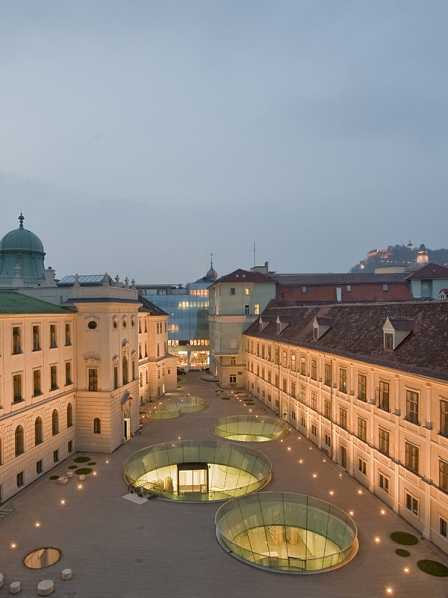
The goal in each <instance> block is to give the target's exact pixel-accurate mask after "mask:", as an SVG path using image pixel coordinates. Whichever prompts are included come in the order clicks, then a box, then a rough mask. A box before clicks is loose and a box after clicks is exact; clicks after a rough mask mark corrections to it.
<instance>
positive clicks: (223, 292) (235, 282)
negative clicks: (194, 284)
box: [209, 268, 276, 388]
mask: <svg viewBox="0 0 448 598" xmlns="http://www.w3.org/2000/svg"><path fill="white" fill-rule="evenodd" d="M275 288H276V283H275V280H273V279H272V278H270V277H269V273H268V272H267V268H266V273H264V274H263V273H262V272H260V271H259V269H257V270H256V271H252V270H241V269H239V270H235V271H234V272H232V273H231V274H227V275H226V276H222V277H221V278H219V279H218V280H217V281H216V282H215V283H214V284H213V286H212V287H211V288H210V316H209V322H210V341H211V343H210V370H211V372H212V374H213V375H215V376H216V377H217V379H218V380H219V384H220V385H221V386H222V387H223V388H242V387H244V385H245V375H244V370H245V363H246V356H245V347H244V344H243V342H242V335H243V332H244V331H245V330H246V329H247V328H248V327H249V326H250V324H251V323H252V322H253V321H254V320H256V319H257V318H258V316H259V314H261V313H262V311H263V310H264V309H265V307H266V306H267V305H268V303H269V301H271V300H272V299H274V297H275Z"/></svg>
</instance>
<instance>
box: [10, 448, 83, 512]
mask: <svg viewBox="0 0 448 598" xmlns="http://www.w3.org/2000/svg"><path fill="white" fill-rule="evenodd" d="M67 450H68V452H69V453H71V452H73V442H72V441H71V440H69V441H68V443H67ZM58 461H59V449H56V450H54V451H53V463H58ZM43 472H44V465H43V459H39V461H36V473H37V475H40V474H41V473H43ZM24 485H25V472H23V471H20V472H19V473H18V474H17V488H21V487H22V486H24ZM0 502H1V496H0Z"/></svg>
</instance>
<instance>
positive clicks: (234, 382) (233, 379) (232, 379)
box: [229, 374, 236, 384]
mask: <svg viewBox="0 0 448 598" xmlns="http://www.w3.org/2000/svg"><path fill="white" fill-rule="evenodd" d="M229 382H230V384H236V374H230V375H229Z"/></svg>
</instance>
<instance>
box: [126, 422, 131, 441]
mask: <svg viewBox="0 0 448 598" xmlns="http://www.w3.org/2000/svg"><path fill="white" fill-rule="evenodd" d="M130 437H131V418H130V417H125V418H124V439H125V440H126V441H127V440H129V439H130Z"/></svg>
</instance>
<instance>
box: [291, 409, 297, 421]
mask: <svg viewBox="0 0 448 598" xmlns="http://www.w3.org/2000/svg"><path fill="white" fill-rule="evenodd" d="M291 419H294V420H295V419H296V412H295V411H291Z"/></svg>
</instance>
